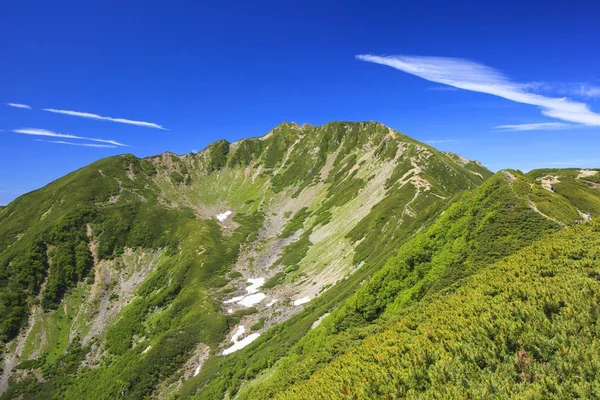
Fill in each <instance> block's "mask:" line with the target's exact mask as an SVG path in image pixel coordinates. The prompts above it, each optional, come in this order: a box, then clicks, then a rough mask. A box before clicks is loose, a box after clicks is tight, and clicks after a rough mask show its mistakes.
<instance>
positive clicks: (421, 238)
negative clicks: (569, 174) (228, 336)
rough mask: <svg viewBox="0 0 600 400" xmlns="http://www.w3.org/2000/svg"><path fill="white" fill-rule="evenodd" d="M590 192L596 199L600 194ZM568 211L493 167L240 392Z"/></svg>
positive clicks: (290, 373) (272, 381)
mask: <svg viewBox="0 0 600 400" xmlns="http://www.w3.org/2000/svg"><path fill="white" fill-rule="evenodd" d="M533 194H535V195H536V196H537V197H536V201H538V203H544V204H546V208H547V209H545V211H546V212H547V213H548V214H545V215H542V214H541V213H540V212H539V210H536V209H534V207H533V206H532V201H531V200H530V198H531V197H532V196H533ZM591 195H592V196H595V197H594V201H595V202H596V204H598V203H600V196H599V195H600V193H598V192H596V193H594V192H591ZM572 213H576V207H575V206H574V205H572V204H570V203H569V202H568V201H567V200H565V198H564V197H563V195H562V194H559V193H553V192H551V191H548V190H545V189H539V190H538V188H536V183H535V181H534V180H532V179H531V178H530V177H529V176H524V175H522V174H519V173H518V172H515V171H502V172H499V173H497V174H496V175H494V176H493V177H492V178H490V179H488V180H487V181H486V182H485V183H484V184H483V185H482V186H480V187H479V188H477V189H476V190H473V191H472V192H470V193H466V194H464V195H463V196H462V198H461V199H460V200H458V201H457V202H456V203H454V204H453V205H451V206H450V207H449V208H448V209H447V210H446V211H445V212H444V214H443V215H442V216H441V217H440V218H439V219H437V221H436V222H435V223H434V224H433V225H432V226H431V227H430V228H429V229H428V230H426V231H424V232H422V233H419V234H417V235H416V236H414V238H412V239H411V240H409V241H408V242H407V243H406V244H405V245H403V246H401V247H400V249H399V251H398V253H397V255H395V257H392V258H390V259H389V260H388V261H387V262H386V264H385V265H384V267H383V268H382V269H381V270H380V271H379V272H377V273H376V274H375V275H374V276H373V278H372V279H371V280H369V281H368V282H367V283H365V284H364V285H363V286H362V287H361V288H360V289H358V290H357V292H356V294H355V295H353V296H352V297H351V298H350V299H349V300H348V301H346V302H345V304H344V305H343V306H342V307H341V308H340V309H339V310H337V311H335V312H333V313H332V314H331V315H330V316H329V317H327V318H326V319H325V320H324V321H323V322H322V324H321V326H320V327H319V328H317V329H315V330H313V331H311V332H310V333H309V334H307V335H306V336H305V337H304V338H303V339H302V340H300V341H299V342H298V344H297V345H296V346H294V347H293V348H292V349H291V351H290V352H289V354H288V356H287V357H286V358H284V359H283V360H282V361H281V363H280V365H278V366H277V368H276V369H275V370H274V371H272V372H271V374H270V375H269V376H268V377H266V378H265V379H264V380H263V381H260V382H256V384H253V385H251V386H250V387H248V388H246V389H245V391H244V392H243V393H242V396H241V398H248V399H251V398H265V397H271V396H274V395H275V394H276V393H279V392H281V391H285V390H286V389H287V388H289V387H290V386H291V385H294V384H297V383H298V382H302V381H304V380H306V379H308V378H309V377H310V376H311V375H312V374H313V373H315V371H317V370H318V369H319V368H322V367H323V366H324V365H326V364H327V363H329V362H331V360H333V359H335V358H337V357H339V356H341V355H342V354H344V353H346V352H352V351H353V350H351V349H352V348H354V347H356V346H358V345H360V343H362V341H363V340H365V339H366V338H368V337H369V336H370V335H371V334H373V333H374V332H377V331H379V330H381V329H382V328H384V327H387V326H390V325H391V324H393V323H394V321H395V320H396V319H397V317H398V315H402V314H403V313H404V312H405V310H407V309H410V307H413V306H414V305H415V304H427V303H428V302H430V301H431V299H432V298H435V297H436V296H438V295H439V293H444V292H446V291H448V290H450V289H448V288H450V287H452V285H454V284H456V282H459V281H460V280H461V279H464V278H465V277H468V276H470V275H472V274H473V273H476V272H477V271H479V270H482V269H484V268H485V267H486V266H488V265H490V264H492V263H494V262H496V261H497V260H499V259H502V258H503V257H506V256H508V255H510V254H513V253H514V252H516V251H518V250H519V249H521V248H523V247H524V246H527V245H530V244H531V243H533V242H535V241H537V240H539V239H541V238H543V237H544V236H545V235H547V234H548V233H551V232H554V231H557V230H559V229H562V228H563V227H564V226H565V224H566V223H568V221H570V218H571V214H572ZM552 215H557V217H556V218H555V217H552ZM560 218H564V222H562V221H561V220H560Z"/></svg>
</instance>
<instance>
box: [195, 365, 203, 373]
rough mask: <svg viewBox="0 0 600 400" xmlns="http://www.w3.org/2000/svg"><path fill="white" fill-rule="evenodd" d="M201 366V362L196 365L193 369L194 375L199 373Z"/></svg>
mask: <svg viewBox="0 0 600 400" xmlns="http://www.w3.org/2000/svg"><path fill="white" fill-rule="evenodd" d="M201 368H202V364H200V365H198V366H197V367H196V369H195V370H194V376H196V375H198V374H199V373H200V369H201Z"/></svg>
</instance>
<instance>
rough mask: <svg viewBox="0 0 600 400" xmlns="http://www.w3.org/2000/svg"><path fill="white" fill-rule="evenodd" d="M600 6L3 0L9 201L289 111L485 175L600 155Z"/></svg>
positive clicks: (595, 163)
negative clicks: (103, 165) (347, 123)
mask: <svg viewBox="0 0 600 400" xmlns="http://www.w3.org/2000/svg"><path fill="white" fill-rule="evenodd" d="M142 4H143V5H142ZM598 15H600V5H597V4H596V2H594V1H577V0H575V1H568V2H565V1H546V2H543V5H542V4H541V3H539V2H534V1H530V2H529V1H523V0H520V1H507V0H505V1H486V2H482V1H462V2H448V1H427V0H422V1H412V2H409V1H403V2H399V1H369V2H358V1H344V2H341V1H312V0H309V1H302V2H287V1H281V0H278V1H254V2H246V1H221V2H206V1H196V2H192V1H187V2H178V1H171V2H163V1H151V2H144V3H142V2H132V1H97V2H95V1H94V2H92V1H89V2H81V1H55V2H41V1H27V0H23V1H18V2H17V1H13V2H5V4H3V6H2V12H1V13H0V54H1V56H2V57H1V59H0V130H2V132H0V152H1V157H0V204H6V203H8V202H9V201H11V200H12V199H14V198H15V197H17V196H19V195H20V194H23V193H25V192H27V191H30V190H33V189H36V188H39V187H41V186H43V185H45V184H47V183H49V182H50V181H52V180H54V179H56V178H59V177H60V176H62V175H64V174H66V173H68V172H70V171H72V170H74V169H77V168H80V167H82V166H84V165H86V164H88V163H90V162H92V161H94V160H97V159H99V158H102V157H106V156H110V155H114V154H120V153H129V152H130V153H133V154H135V155H137V156H142V157H143V156H149V155H153V154H158V153H161V152H163V151H167V150H169V151H173V152H176V153H186V152H189V151H193V150H199V149H202V148H203V147H205V146H206V145H208V144H209V143H210V142H212V141H214V140H217V139H220V138H225V139H227V140H229V141H234V140H237V139H240V138H243V137H250V136H259V135H263V134H265V133H266V132H268V131H269V130H270V129H271V128H272V127H274V126H275V125H277V124H279V123H280V122H282V121H295V122H298V123H304V122H308V123H312V124H323V123H326V122H328V121H332V120H352V121H359V120H377V121H380V122H383V123H385V124H387V125H389V126H391V127H393V128H395V129H397V130H399V131H401V132H403V133H405V134H407V135H410V136H412V137H414V138H416V139H418V140H422V141H426V142H429V143H431V144H432V145H433V146H435V147H437V148H439V149H442V150H449V151H454V152H457V153H459V154H461V155H464V156H466V157H469V158H473V159H477V160H481V161H482V162H483V163H484V164H486V165H487V166H488V167H489V168H490V169H492V170H498V169H501V168H509V167H510V168H520V169H522V170H529V169H533V168H540V167H600V151H599V149H600V115H598V113H600V68H599V67H600V52H599V51H598V38H600V24H598V21H597V17H598ZM9 104H12V105H9ZM57 134H58V136H57ZM63 135H70V137H65V136H63ZM73 136H75V137H73ZM83 138H89V139H96V140H85V139H83ZM57 142H58V143H57ZM121 144H123V145H127V146H128V147H125V146H121ZM82 145H85V146H82ZM90 145H91V146H90Z"/></svg>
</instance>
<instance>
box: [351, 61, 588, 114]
mask: <svg viewBox="0 0 600 400" xmlns="http://www.w3.org/2000/svg"><path fill="white" fill-rule="evenodd" d="M356 58H357V59H358V60H360V61H367V62H372V63H375V64H381V65H386V66H389V67H392V68H395V69H398V70H400V71H403V72H406V73H409V74H411V75H415V76H418V77H420V78H423V79H426V80H428V81H431V82H436V83H441V84H444V85H448V86H451V87H455V88H458V89H463V90H469V91H473V92H479V93H486V94H491V95H494V96H498V97H502V98H504V99H507V100H511V101H514V102H517V103H522V104H529V105H533V106H537V107H539V108H540V109H541V113H542V114H543V115H545V116H547V117H550V118H554V119H558V120H561V121H566V122H570V123H574V124H582V125H588V126H600V114H597V113H595V112H593V111H592V110H590V108H589V106H588V105H587V104H586V103H582V102H578V101H574V100H571V99H568V98H566V97H550V96H543V95H540V94H536V93H532V92H531V91H530V88H528V85H527V84H519V83H515V82H512V81H511V80H510V79H508V78H507V77H506V76H504V75H503V74H502V73H501V72H500V71H498V70H496V69H494V68H491V67H488V66H486V65H483V64H479V63H476V62H473V61H469V60H465V59H461V58H448V57H424V56H404V55H400V56H377V55H369V54H365V55H358V56H356Z"/></svg>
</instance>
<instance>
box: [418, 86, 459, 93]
mask: <svg viewBox="0 0 600 400" xmlns="http://www.w3.org/2000/svg"><path fill="white" fill-rule="evenodd" d="M425 90H430V91H433V92H456V91H457V90H458V88H455V87H452V86H432V87H428V88H427V89H425Z"/></svg>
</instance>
